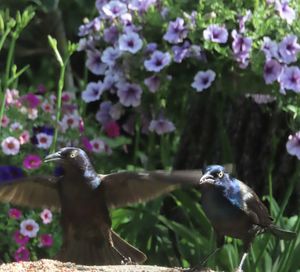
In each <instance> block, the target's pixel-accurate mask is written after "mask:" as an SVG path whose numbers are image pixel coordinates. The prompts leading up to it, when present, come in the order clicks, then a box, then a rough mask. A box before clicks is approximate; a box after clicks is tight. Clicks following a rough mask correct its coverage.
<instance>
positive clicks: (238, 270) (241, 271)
mask: <svg viewBox="0 0 300 272" xmlns="http://www.w3.org/2000/svg"><path fill="white" fill-rule="evenodd" d="M234 272H244V270H243V269H242V268H240V267H238V268H237V269H236V270H234Z"/></svg>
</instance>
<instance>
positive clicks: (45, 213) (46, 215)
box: [40, 209, 52, 224]
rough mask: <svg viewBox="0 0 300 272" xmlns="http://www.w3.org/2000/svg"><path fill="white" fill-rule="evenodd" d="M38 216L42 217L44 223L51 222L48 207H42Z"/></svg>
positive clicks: (50, 213)
mask: <svg viewBox="0 0 300 272" xmlns="http://www.w3.org/2000/svg"><path fill="white" fill-rule="evenodd" d="M40 217H41V218H42V220H43V223H44V224H49V223H51V222H52V212H51V211H50V210H48V209H44V210H43V211H42V212H41V213H40Z"/></svg>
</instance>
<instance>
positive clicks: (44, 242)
mask: <svg viewBox="0 0 300 272" xmlns="http://www.w3.org/2000/svg"><path fill="white" fill-rule="evenodd" d="M52 244H53V237H52V235H51V234H42V235H41V236H40V246H42V247H51V246H52Z"/></svg>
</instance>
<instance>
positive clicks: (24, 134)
mask: <svg viewBox="0 0 300 272" xmlns="http://www.w3.org/2000/svg"><path fill="white" fill-rule="evenodd" d="M29 140H30V134H29V131H28V130H24V131H23V132H22V133H21V135H20V136H19V141H20V144H21V145H23V144H26V143H28V142H29Z"/></svg>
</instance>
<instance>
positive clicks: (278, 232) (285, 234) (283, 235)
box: [269, 225, 297, 240]
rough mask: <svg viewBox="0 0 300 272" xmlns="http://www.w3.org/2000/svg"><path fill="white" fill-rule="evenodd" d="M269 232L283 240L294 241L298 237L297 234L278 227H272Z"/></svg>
mask: <svg viewBox="0 0 300 272" xmlns="http://www.w3.org/2000/svg"><path fill="white" fill-rule="evenodd" d="M269 230H270V232H271V233H272V234H274V235H275V236H277V237H278V238H280V239H283V240H292V239H295V238H296V237H297V234H296V232H293V231H289V230H284V229H281V228H279V227H278V226H276V225H271V226H270V228H269Z"/></svg>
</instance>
